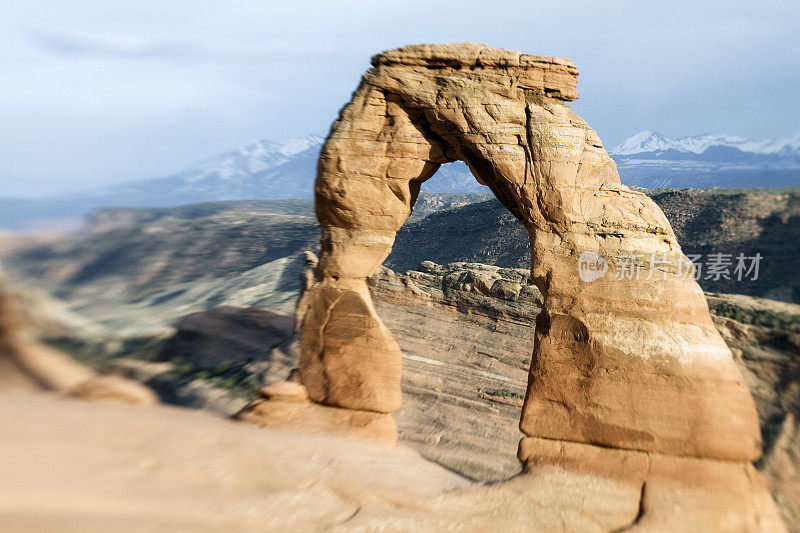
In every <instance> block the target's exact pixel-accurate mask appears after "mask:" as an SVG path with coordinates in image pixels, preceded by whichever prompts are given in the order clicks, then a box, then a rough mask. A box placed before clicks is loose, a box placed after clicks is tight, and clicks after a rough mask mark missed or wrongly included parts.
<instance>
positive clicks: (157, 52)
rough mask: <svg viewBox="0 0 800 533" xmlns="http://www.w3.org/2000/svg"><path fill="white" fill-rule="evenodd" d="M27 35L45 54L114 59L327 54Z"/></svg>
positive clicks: (93, 35) (99, 35) (63, 33)
mask: <svg viewBox="0 0 800 533" xmlns="http://www.w3.org/2000/svg"><path fill="white" fill-rule="evenodd" d="M31 35H32V38H33V41H34V43H35V44H36V45H38V46H39V47H40V48H42V49H44V50H47V51H49V52H54V53H58V54H65V55H84V56H109V57H116V58H134V59H166V60H173V61H187V60H211V61H243V62H247V61H256V62H258V61H273V62H274V61H278V62H284V61H304V60H314V59H319V58H320V56H321V55H323V54H325V53H326V52H329V50H327V49H326V47H317V48H316V49H309V50H305V51H299V50H296V49H292V48H288V47H286V46H285V45H282V44H272V45H270V44H267V45H258V46H252V45H243V44H234V43H221V42H201V41H198V40H193V39H188V38H174V37H170V38H164V37H149V36H142V35H135V34H131V33H108V32H86V31H75V30H63V29H59V30H54V29H48V30H42V29H39V30H35V31H33V32H31ZM312 48H313V47H312Z"/></svg>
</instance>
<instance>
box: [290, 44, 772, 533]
mask: <svg viewBox="0 0 800 533" xmlns="http://www.w3.org/2000/svg"><path fill="white" fill-rule="evenodd" d="M372 65H373V68H372V69H370V70H369V71H367V73H366V74H365V75H364V77H363V78H362V80H361V83H360V85H359V86H358V88H357V89H356V91H355V93H353V97H352V100H351V101H350V102H349V103H348V104H347V105H346V106H345V107H344V108H343V109H342V111H341V112H340V115H339V118H338V120H337V121H336V122H335V123H334V124H333V126H332V128H331V132H330V134H329V136H328V138H327V140H326V142H325V145H324V147H323V149H322V153H321V156H320V160H319V166H318V176H317V182H316V210H317V217H318V219H319V221H320V224H321V226H322V236H321V255H320V258H319V265H318V267H317V270H316V279H313V280H310V281H309V284H310V286H309V288H308V290H307V291H306V292H305V294H304V296H303V298H302V301H301V303H300V313H299V316H300V317H301V325H302V342H301V345H302V352H301V361H300V373H299V375H300V380H301V381H302V383H303V384H304V385H305V387H306V388H307V389H308V393H309V396H310V399H311V400H313V401H314V402H317V403H321V404H325V405H328V406H334V407H339V408H347V409H356V410H361V411H371V412H378V413H391V412H393V411H395V410H396V409H398V407H399V406H400V372H401V353H400V349H399V347H398V345H397V343H396V342H395V341H394V339H393V337H392V335H391V334H390V333H389V331H388V330H387V329H386V327H385V326H384V325H383V323H382V322H381V320H380V317H379V316H378V314H377V312H376V311H375V308H374V306H373V304H372V301H371V299H370V295H369V292H368V290H367V286H366V281H365V280H366V279H367V278H368V277H369V276H370V275H371V274H372V273H373V272H375V270H376V269H377V268H378V266H379V265H380V264H381V263H382V262H383V260H384V259H385V258H386V257H387V255H388V254H389V252H390V250H391V247H392V244H393V241H394V236H395V232H396V231H397V230H398V229H399V228H400V226H401V225H402V224H403V223H404V222H405V221H406V220H407V219H408V217H409V215H410V213H411V210H412V208H413V205H414V202H415V200H416V198H417V195H418V193H419V190H420V186H421V184H422V182H424V181H425V180H426V179H428V178H430V177H431V176H432V175H433V174H434V173H435V172H436V170H437V169H438V167H439V166H440V165H441V164H443V163H447V162H451V161H455V160H462V161H464V162H466V164H467V165H468V166H469V168H470V169H471V171H472V173H473V174H474V175H475V178H476V179H477V180H478V181H479V182H480V183H483V184H485V185H487V186H489V187H490V188H491V190H492V191H493V192H494V194H495V195H496V196H497V198H498V199H499V200H500V201H501V202H502V203H503V205H505V206H506V208H508V209H509V211H511V212H512V213H513V214H514V215H515V216H516V217H517V218H518V219H519V220H520V221H521V222H522V223H523V224H524V225H525V227H526V228H527V229H528V231H529V233H530V238H531V255H532V265H531V276H532V279H533V281H534V283H535V284H536V285H537V287H538V288H539V290H540V291H541V293H542V295H543V297H544V303H543V309H542V312H541V313H540V314H539V317H538V319H537V324H536V326H537V327H536V335H535V340H534V342H533V356H532V358H531V367H530V373H529V381H528V390H527V395H526V398H525V403H524V406H523V408H522V416H521V420H520V429H521V430H522V432H523V433H524V434H525V435H526V438H524V439H523V441H522V442H521V444H520V449H519V458H520V460H521V461H522V462H523V464H524V466H525V470H526V472H527V473H528V474H529V475H534V476H535V475H537V472H539V474H541V472H543V470H542V469H543V468H551V467H553V466H557V467H558V468H563V469H566V470H568V471H571V472H573V473H575V472H580V473H581V475H591V476H600V477H602V478H603V479H606V480H607V479H609V478H613V479H614V480H615V481H614V482H615V483H617V482H619V483H621V484H622V485H623V486H624V487H625V489H624V490H622V489H620V490H622V493H624V494H626V495H628V496H626V498H627V497H629V500H630V501H629V502H628V503H629V505H627V504H626V506H623V507H625V509H626V510H624V512H622V514H621V515H620V516H623V515H625V516H627V514H631V516H630V517H628V518H629V519H630V522H631V523H632V522H633V521H636V522H637V523H639V522H641V525H643V526H644V525H650V526H659V525H663V526H668V525H673V526H675V527H699V528H701V529H702V528H707V527H712V526H716V525H719V524H720V523H722V522H721V521H725V520H727V521H728V522H726V523H727V524H734V525H735V527H734V529H735V528H737V527H739V526H741V527H743V528H751V529H752V528H755V529H758V528H761V527H762V526H763V525H764V524H768V523H770V524H772V522H773V521H774V520H777V519H776V518H775V516H776V515H775V512H774V508H773V506H772V504H771V501H770V499H769V496H768V495H767V493H766V492H765V489H764V488H763V484H762V483H761V481H760V478H759V477H758V474H757V473H755V471H754V470H753V468H752V465H751V462H752V461H753V460H755V459H756V458H758V456H759V453H760V452H759V450H760V433H759V426H758V420H757V416H756V411H755V408H754V404H753V400H752V398H751V396H750V393H749V391H748V389H747V387H746V386H745V384H744V382H743V380H742V377H741V375H740V373H739V371H738V369H737V368H736V366H735V365H734V363H733V360H732V358H731V353H730V351H729V350H728V348H727V347H726V345H725V343H724V342H723V341H722V339H721V338H720V336H719V334H718V333H717V331H716V329H715V327H714V325H713V323H712V321H711V318H710V315H709V312H708V307H707V304H706V301H705V298H704V296H703V293H702V292H701V290H700V288H699V287H698V285H697V283H696V282H695V281H694V278H693V276H692V275H691V274H692V273H691V272H690V267H689V266H688V265H689V262H688V260H686V259H685V257H684V256H683V254H682V252H681V249H680V246H679V245H678V243H677V241H676V239H675V235H674V233H673V231H672V229H671V227H670V225H669V222H668V221H667V220H666V218H665V217H664V214H663V213H662V212H661V210H660V209H659V208H658V207H657V206H656V205H655V204H654V203H653V202H652V201H651V200H650V199H649V198H647V197H646V196H645V195H643V194H640V193H638V192H635V191H631V190H629V189H628V188H627V187H625V186H623V185H621V184H620V181H619V176H618V174H617V170H616V166H615V164H614V162H613V161H612V160H611V158H610V157H609V156H608V154H607V153H606V150H605V149H604V147H603V144H602V142H601V141H600V139H599V138H598V136H597V134H596V133H595V132H594V131H593V130H592V129H591V128H590V127H589V126H588V125H587V124H586V123H585V122H584V121H583V120H582V119H581V118H580V117H578V116H577V115H575V114H574V113H573V112H572V111H571V110H570V109H569V107H568V106H567V105H566V103H565V102H567V101H570V100H574V99H576V98H577V96H578V93H577V91H576V83H577V74H578V71H577V69H576V67H575V65H574V64H573V63H571V62H570V61H567V60H564V59H558V58H550V57H542V56H533V55H526V54H520V53H518V52H511V51H507V50H500V49H493V48H488V47H486V46H483V45H479V44H475V43H460V44H453V45H419V46H408V47H404V48H400V49H396V50H390V51H387V52H384V53H381V54H378V55H377V56H375V57H373V59H372ZM698 465H699V466H698ZM729 486H730V487H733V486H735V487H737V488H736V490H735V491H734V492H735V494H734V492H732V491H733V489H732V488H731V489H730V490H725V487H729ZM720 490H721V491H722V493H724V494H723V495H720V494H719V491H720ZM698 495H700V496H698ZM692 502H694V503H692ZM697 502H703V503H702V504H698V503H697ZM684 504H685V505H687V509H693V511H691V513H690V515H691V516H693V517H694V518H691V519H688V518H687V520H688V521H685V522H674V521H671V520H673V518H671V514H670V512H669V511H668V510H667V509H668V508H670V506H674V505H684ZM692 506H693V507H692ZM628 507H630V509H628ZM704 509H705V510H704ZM709 509H710V510H709ZM628 511H630V513H628ZM701 511H702V512H701ZM692 513H693V514H692ZM701 515H702V516H701ZM637 517H638V518H637ZM628 518H626V520H628ZM622 525H626V524H624V523H623V524H618V526H622ZM773 526H774V524H773V525H770V526H769V527H773ZM763 527H767V526H763ZM712 528H713V527H712Z"/></svg>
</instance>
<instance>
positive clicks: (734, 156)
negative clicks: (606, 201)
mask: <svg viewBox="0 0 800 533" xmlns="http://www.w3.org/2000/svg"><path fill="white" fill-rule="evenodd" d="M609 154H610V155H611V157H613V158H614V160H615V161H616V162H617V168H618V169H619V174H620V178H621V179H622V182H623V183H625V184H626V185H635V186H638V187H646V188H648V189H656V188H679V189H686V188H696V189H705V188H708V187H785V186H792V185H800V134H798V135H795V136H794V137H791V138H788V139H767V140H761V141H752V140H749V139H745V138H742V137H733V136H730V135H696V136H691V137H681V138H680V139H670V138H668V137H665V136H664V135H661V134H660V133H657V132H654V131H649V130H645V131H640V132H639V133H637V134H636V135H632V136H630V137H628V138H627V139H625V140H624V141H622V142H621V143H619V144H618V145H617V146H615V147H614V148H612V149H611V150H609Z"/></svg>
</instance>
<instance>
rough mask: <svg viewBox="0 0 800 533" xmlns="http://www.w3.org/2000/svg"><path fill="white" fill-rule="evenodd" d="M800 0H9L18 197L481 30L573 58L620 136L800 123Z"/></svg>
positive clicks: (200, 151) (9, 174)
mask: <svg viewBox="0 0 800 533" xmlns="http://www.w3.org/2000/svg"><path fill="white" fill-rule="evenodd" d="M798 34H800V2H797V1H796V0H787V1H762V2H752V1H748V2H739V1H710V2H697V1H695V2H641V1H635V2H634V1H630V2H629V1H602V2H601V1H596V2H552V0H550V1H547V2H536V1H526V2H504V1H501V0H492V1H483V2H470V1H459V2H432V1H430V0H428V1H417V0H404V1H401V2H393V1H386V2H375V1H351V0H340V1H336V2H333V1H332V2H305V1H302V0H294V1H291V2H269V1H267V0H260V1H246V0H230V1H226V2H220V1H205V0H190V1H182V0H159V1H149V0H135V1H134V0H131V1H128V0H114V1H109V0H104V1H81V0H72V1H65V0H61V1H36V0H2V1H0V76H2V83H0V157H2V161H3V165H2V166H0V196H35V195H45V194H53V193H58V192H62V191H74V190H80V189H83V188H89V187H95V186H99V185H105V184H111V183H117V182H121V181H127V180H131V179H140V178H149V177H156V176H162V175H167V174H170V173H173V172H176V171H179V170H182V169H183V168H185V167H187V166H189V165H191V164H193V163H195V162H196V161H198V160H200V159H204V158H207V157H209V156H211V155H214V154H216V153H219V152H224V151H227V150H230V149H233V148H236V147H238V146H240V145H242V144H245V143H246V142H248V141H250V140H252V139H256V138H271V139H275V140H280V139H284V138H288V137H291V136H294V135H300V134H307V133H320V134H323V135H324V134H325V133H326V132H327V130H328V127H329V125H330V123H331V121H332V120H333V119H334V118H335V117H336V113H337V111H338V109H339V107H341V105H342V104H344V103H345V102H346V101H347V100H348V98H349V95H350V93H351V92H352V90H353V89H354V88H355V86H356V84H357V83H358V79H359V77H360V75H361V74H362V73H363V71H364V70H366V69H367V68H368V67H369V58H370V56H371V55H372V54H374V53H376V52H378V51H381V50H385V49H388V48H394V47H397V46H401V45H403V44H410V43H419V42H454V41H466V40H471V41H478V42H483V43H486V44H489V45H491V46H498V47H503V48H510V49H515V50H520V51H523V52H529V53H536V54H545V55H555V56H560V57H567V58H569V59H572V60H573V61H575V62H576V63H577V64H578V67H579V68H580V70H581V75H580V79H579V85H578V88H579V90H580V91H581V99H580V100H578V101H577V102H575V103H574V104H573V106H572V107H573V109H575V111H576V112H577V113H578V114H580V115H581V116H583V117H584V118H585V119H586V120H587V121H588V122H589V124H590V125H591V126H592V127H593V128H594V129H596V130H597V131H598V133H599V134H600V136H601V138H602V139H603V140H604V142H605V143H606V146H607V147H610V146H613V145H614V144H615V143H617V142H618V141H620V140H621V139H622V138H623V137H625V136H627V135H630V134H632V133H635V132H636V131H639V130H641V129H654V130H658V131H660V132H661V133H664V134H665V135H668V136H673V137H678V136H683V135H690V134H699V133H708V132H712V133H728V134H734V135H741V136H745V137H754V138H760V137H781V136H789V135H793V134H795V133H798V132H799V131H800V98H798V97H800V89H798V88H799V87H800V39H798Z"/></svg>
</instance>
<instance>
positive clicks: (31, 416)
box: [0, 393, 470, 532]
mask: <svg viewBox="0 0 800 533" xmlns="http://www.w3.org/2000/svg"><path fill="white" fill-rule="evenodd" d="M0 442H1V443H2V447H1V452H0V494H2V495H3V497H2V498H0V530H3V531H81V532H84V531H144V530H147V531H167V530H168V531H217V530H220V531H221V530H225V531H250V530H258V531H281V530H284V531H285V530H287V528H291V529H293V530H295V531H307V530H326V529H330V528H335V527H336V526H337V525H339V524H343V523H344V522H347V521H348V520H350V519H351V518H353V517H354V516H356V515H357V514H366V515H367V516H371V517H372V518H373V519H375V518H378V517H381V516H385V517H386V518H387V519H388V518H389V517H390V516H392V515H397V514H398V513H399V514H401V515H408V514H414V513H415V512H416V510H417V509H418V508H419V505H418V504H419V503H420V502H423V501H426V500H427V499H428V498H430V497H433V496H436V495H438V494H441V493H443V492H446V491H448V490H451V489H456V488H462V487H468V486H469V485H470V483H469V482H468V481H466V480H464V479H463V478H461V477H459V476H457V475H455V474H453V473H450V472H448V471H447V470H445V469H443V468H441V467H439V466H437V465H435V464H433V463H430V462H428V461H426V460H424V459H422V458H421V457H419V455H417V454H416V453H415V452H413V451H411V450H409V449H407V448H402V447H395V448H392V447H387V446H382V445H378V444H372V443H367V442H357V441H349V440H343V439H337V438H333V437H327V436H313V435H303V434H295V433H289V432H281V431H275V430H267V429H260V428H256V427H252V426H250V425H247V424H241V423H235V422H232V421H228V420H225V419H222V418H219V417H216V416H214V415H212V414H209V413H207V412H202V411H193V410H188V409H180V408H173V407H166V406H128V405H119V404H113V403H104V402H99V403H89V402H82V401H77V400H68V399H63V398H60V397H57V396H55V395H50V394H32V393H1V394H0ZM406 517H407V516H406ZM381 521H382V520H381ZM389 523H391V521H389Z"/></svg>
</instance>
